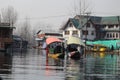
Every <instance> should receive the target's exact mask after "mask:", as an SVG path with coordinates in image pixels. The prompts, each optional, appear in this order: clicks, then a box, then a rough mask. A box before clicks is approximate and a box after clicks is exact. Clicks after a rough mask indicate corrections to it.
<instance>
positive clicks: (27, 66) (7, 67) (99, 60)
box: [0, 50, 120, 80]
mask: <svg viewBox="0 0 120 80" xmlns="http://www.w3.org/2000/svg"><path fill="white" fill-rule="evenodd" d="M65 62H66V64H65ZM119 75H120V56H119V55H118V54H117V53H87V54H86V57H83V58H82V59H80V60H72V59H67V60H66V61H65V60H62V59H53V58H49V57H48V56H46V51H45V50H40V51H39V52H38V51H37V50H28V52H25V53H24V52H23V53H14V54H13V56H8V55H4V54H0V77H2V78H3V80H4V79H5V80H48V79H50V80H120V77H119Z"/></svg>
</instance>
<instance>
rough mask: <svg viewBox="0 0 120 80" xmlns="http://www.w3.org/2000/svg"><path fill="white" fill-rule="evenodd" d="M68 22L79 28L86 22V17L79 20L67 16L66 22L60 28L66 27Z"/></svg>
mask: <svg viewBox="0 0 120 80" xmlns="http://www.w3.org/2000/svg"><path fill="white" fill-rule="evenodd" d="M69 22H72V23H73V25H74V26H75V28H77V29H80V28H82V26H83V25H84V24H85V23H86V22H87V20H86V19H82V20H81V21H79V20H78V19H75V18H69V20H68V21H67V23H66V24H65V25H64V26H63V27H62V28H61V29H62V30H64V29H65V28H66V27H67V25H68V23H69ZM80 23H81V24H80Z"/></svg>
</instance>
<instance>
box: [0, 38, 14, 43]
mask: <svg viewBox="0 0 120 80" xmlns="http://www.w3.org/2000/svg"><path fill="white" fill-rule="evenodd" d="M12 41H13V40H12V38H0V42H1V43H11V42H12Z"/></svg>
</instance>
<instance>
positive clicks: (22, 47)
mask: <svg viewBox="0 0 120 80" xmlns="http://www.w3.org/2000/svg"><path fill="white" fill-rule="evenodd" d="M27 46H28V41H26V40H24V39H23V38H22V37H20V36H17V35H13V43H12V46H11V47H12V50H13V52H16V51H26V50H27Z"/></svg>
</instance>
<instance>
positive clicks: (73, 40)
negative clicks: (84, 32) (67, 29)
mask: <svg viewBox="0 0 120 80" xmlns="http://www.w3.org/2000/svg"><path fill="white" fill-rule="evenodd" d="M70 44H77V45H82V46H85V44H84V43H83V41H82V40H81V39H80V38H78V37H73V36H70V37H69V38H68V40H67V45H70Z"/></svg>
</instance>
